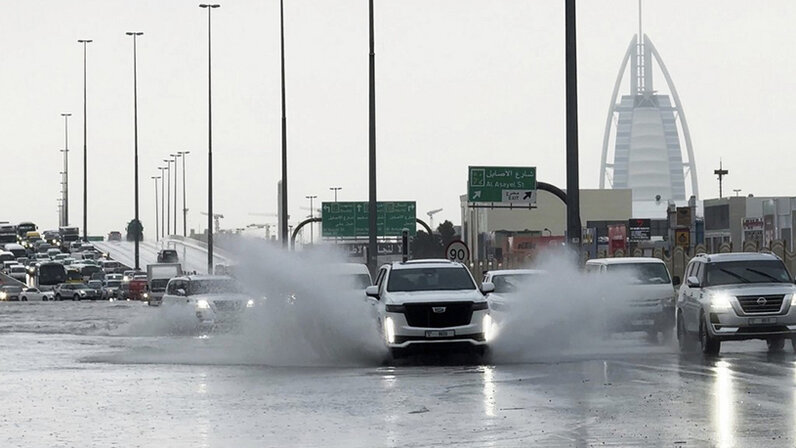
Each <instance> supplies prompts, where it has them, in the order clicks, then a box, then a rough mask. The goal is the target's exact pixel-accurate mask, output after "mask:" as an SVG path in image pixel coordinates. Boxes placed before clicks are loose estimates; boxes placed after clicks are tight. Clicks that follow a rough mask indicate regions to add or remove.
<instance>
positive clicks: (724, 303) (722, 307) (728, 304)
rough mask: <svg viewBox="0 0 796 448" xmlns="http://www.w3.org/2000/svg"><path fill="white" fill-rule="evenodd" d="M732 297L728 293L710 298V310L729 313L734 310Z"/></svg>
mask: <svg viewBox="0 0 796 448" xmlns="http://www.w3.org/2000/svg"><path fill="white" fill-rule="evenodd" d="M732 298H733V297H732V296H731V295H729V294H726V293H716V294H711V296H710V308H711V309H712V310H713V311H729V310H730V309H732Z"/></svg>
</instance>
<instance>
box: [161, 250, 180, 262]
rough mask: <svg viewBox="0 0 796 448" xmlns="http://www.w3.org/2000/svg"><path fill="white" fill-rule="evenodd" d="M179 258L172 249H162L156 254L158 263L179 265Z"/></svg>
mask: <svg viewBox="0 0 796 448" xmlns="http://www.w3.org/2000/svg"><path fill="white" fill-rule="evenodd" d="M179 262H180V257H179V256H178V255H177V251H176V250H174V249H163V250H161V251H160V252H158V263H179Z"/></svg>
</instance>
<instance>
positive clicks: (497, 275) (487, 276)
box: [484, 269, 547, 318]
mask: <svg viewBox="0 0 796 448" xmlns="http://www.w3.org/2000/svg"><path fill="white" fill-rule="evenodd" d="M543 275H547V272H546V271H542V270H539V269H502V270H496V271H487V272H486V273H484V283H492V284H493V285H495V290H494V291H493V292H491V293H489V294H487V296H486V298H487V301H489V309H491V310H492V311H493V312H494V313H495V317H496V318H497V317H498V316H500V315H501V314H506V313H509V312H511V308H512V305H513V304H516V303H517V302H518V301H520V300H527V299H528V298H529V297H527V296H528V293H527V291H523V289H524V288H526V287H527V286H528V285H530V284H531V282H533V279H534V277H539V276H543Z"/></svg>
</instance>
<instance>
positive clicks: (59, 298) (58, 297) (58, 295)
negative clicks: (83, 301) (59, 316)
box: [55, 294, 61, 302]
mask: <svg viewBox="0 0 796 448" xmlns="http://www.w3.org/2000/svg"><path fill="white" fill-rule="evenodd" d="M55 300H57V301H59V302H60V301H61V295H60V294H56V295H55Z"/></svg>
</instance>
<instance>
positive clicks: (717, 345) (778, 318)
mask: <svg viewBox="0 0 796 448" xmlns="http://www.w3.org/2000/svg"><path fill="white" fill-rule="evenodd" d="M684 276H685V278H686V281H685V282H684V283H683V285H682V286H681V287H680V293H679V295H678V297H677V340H678V342H679V346H680V350H681V351H688V350H690V349H692V348H695V346H697V345H698V346H699V348H701V350H702V352H703V353H705V354H710V355H715V354H718V353H719V350H720V349H721V342H722V341H733V340H734V341H738V340H747V339H763V340H765V341H766V342H767V343H768V348H769V350H770V351H779V350H782V348H783V347H784V344H785V340H786V339H790V340H791V342H792V344H793V345H794V349H796V340H795V339H794V338H796V285H794V284H793V277H791V275H790V273H789V272H788V270H787V268H786V267H785V264H784V263H783V262H782V260H780V259H779V258H778V257H777V256H776V255H774V254H770V253H731V254H717V255H705V254H700V255H697V256H696V257H694V258H693V259H692V260H691V262H690V263H689V264H688V266H687V268H686V271H685V275H684Z"/></svg>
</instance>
